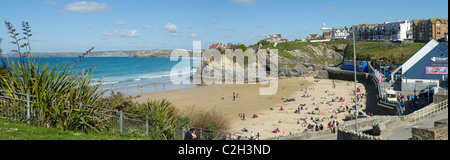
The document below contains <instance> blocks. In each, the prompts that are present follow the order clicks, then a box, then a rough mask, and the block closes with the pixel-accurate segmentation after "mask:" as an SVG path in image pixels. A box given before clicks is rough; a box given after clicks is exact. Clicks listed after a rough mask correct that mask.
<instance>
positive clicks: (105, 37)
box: [102, 31, 112, 40]
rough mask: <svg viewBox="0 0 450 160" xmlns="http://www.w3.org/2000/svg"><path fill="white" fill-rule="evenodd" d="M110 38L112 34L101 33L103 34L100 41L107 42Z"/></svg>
mask: <svg viewBox="0 0 450 160" xmlns="http://www.w3.org/2000/svg"><path fill="white" fill-rule="evenodd" d="M111 36H112V34H111V33H109V32H108V31H103V33H102V39H104V40H108V39H109V37H111Z"/></svg>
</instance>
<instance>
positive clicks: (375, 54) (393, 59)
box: [344, 41, 425, 64]
mask: <svg viewBox="0 0 450 160" xmlns="http://www.w3.org/2000/svg"><path fill="white" fill-rule="evenodd" d="M424 45H425V43H409V44H401V45H400V46H396V47H386V43H385V42H365V41H359V42H357V43H356V58H357V60H367V59H369V58H374V59H375V58H376V59H383V60H384V62H383V63H384V64H401V63H403V62H405V61H406V60H407V59H408V58H409V57H411V56H412V55H413V54H414V53H416V52H417V51H418V50H419V49H420V48H422V47H423V46H424ZM344 58H345V59H346V60H353V45H352V44H351V45H350V46H349V47H348V48H347V50H346V51H345V55H344Z"/></svg>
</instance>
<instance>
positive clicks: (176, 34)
mask: <svg viewBox="0 0 450 160" xmlns="http://www.w3.org/2000/svg"><path fill="white" fill-rule="evenodd" d="M170 36H171V37H179V36H181V34H179V33H170Z"/></svg>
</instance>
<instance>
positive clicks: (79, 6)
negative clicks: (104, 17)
mask: <svg viewBox="0 0 450 160" xmlns="http://www.w3.org/2000/svg"><path fill="white" fill-rule="evenodd" d="M64 9H66V10H68V11H72V12H79V13H89V12H103V11H107V10H108V5H106V4H105V3H97V2H86V1H81V2H73V3H69V4H66V5H65V6H64Z"/></svg>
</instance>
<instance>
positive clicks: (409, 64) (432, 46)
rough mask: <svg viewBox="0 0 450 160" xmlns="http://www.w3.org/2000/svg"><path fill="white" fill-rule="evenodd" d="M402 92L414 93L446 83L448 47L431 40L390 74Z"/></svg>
mask: <svg viewBox="0 0 450 160" xmlns="http://www.w3.org/2000/svg"><path fill="white" fill-rule="evenodd" d="M391 80H393V82H395V83H398V84H400V86H401V90H402V91H414V90H418V91H420V90H422V89H425V88H427V86H429V85H437V86H439V85H440V84H441V83H443V82H445V81H447V82H448V46H447V45H446V44H445V43H439V42H438V41H436V40H435V39H431V40H430V41H429V42H428V43H427V44H426V45H425V46H423V47H422V48H421V49H420V50H418V51H417V52H416V53H414V54H413V55H412V56H411V57H410V58H409V59H408V60H407V61H406V62H405V63H403V64H402V65H401V66H400V67H398V68H397V69H396V70H394V71H393V72H392V73H391Z"/></svg>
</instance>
